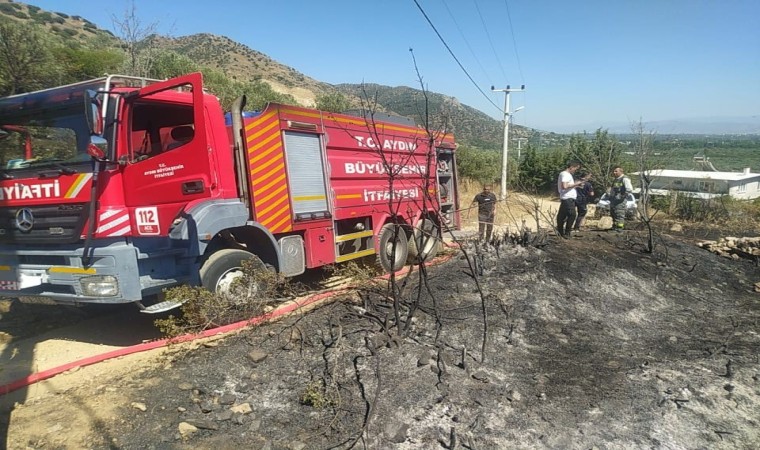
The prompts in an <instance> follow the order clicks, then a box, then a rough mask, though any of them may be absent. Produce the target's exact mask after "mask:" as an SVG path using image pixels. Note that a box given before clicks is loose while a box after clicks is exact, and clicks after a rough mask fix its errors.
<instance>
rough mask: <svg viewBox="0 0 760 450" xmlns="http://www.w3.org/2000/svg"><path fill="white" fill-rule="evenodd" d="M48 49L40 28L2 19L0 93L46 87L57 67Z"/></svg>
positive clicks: (0, 31)
mask: <svg viewBox="0 0 760 450" xmlns="http://www.w3.org/2000/svg"><path fill="white" fill-rule="evenodd" d="M48 49H49V46H48V45H47V44H46V42H45V39H44V38H43V36H42V34H41V33H40V32H39V28H38V27H36V26H33V25H26V24H21V23H15V22H10V21H2V22H0V94H2V95H13V94H18V93H20V92H26V91H33V90H35V89H39V88H41V87H44V86H45V85H46V84H47V82H48V81H49V79H50V76H51V72H52V71H53V69H54V68H53V66H52V64H50V61H51V58H50V51H49V50H48Z"/></svg>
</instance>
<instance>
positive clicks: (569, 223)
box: [557, 161, 583, 238]
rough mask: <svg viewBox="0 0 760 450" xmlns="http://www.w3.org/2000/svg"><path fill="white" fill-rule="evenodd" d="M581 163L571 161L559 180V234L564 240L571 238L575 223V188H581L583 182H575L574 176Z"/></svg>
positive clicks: (560, 174)
mask: <svg viewBox="0 0 760 450" xmlns="http://www.w3.org/2000/svg"><path fill="white" fill-rule="evenodd" d="M580 167H581V163H579V162H578V161H570V162H569V163H567V168H565V170H563V171H562V172H560V173H559V177H558V178H557V191H559V202H560V205H559V211H558V212H557V233H559V235H560V236H562V237H563V238H569V237H570V231H572V229H573V224H574V223H575V198H576V196H577V192H576V191H575V188H576V187H578V186H581V185H582V184H583V181H575V180H573V174H574V173H575V171H576V170H578V169H580Z"/></svg>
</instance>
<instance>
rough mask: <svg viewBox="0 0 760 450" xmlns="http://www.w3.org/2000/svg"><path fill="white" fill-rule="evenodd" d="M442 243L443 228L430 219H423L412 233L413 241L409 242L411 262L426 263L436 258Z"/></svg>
mask: <svg viewBox="0 0 760 450" xmlns="http://www.w3.org/2000/svg"><path fill="white" fill-rule="evenodd" d="M440 243H441V228H440V227H439V226H438V224H437V223H435V222H434V221H432V220H430V219H428V218H425V219H422V220H421V221H420V223H419V225H418V226H417V228H415V229H414V232H413V233H412V240H411V241H409V258H410V260H412V261H413V262H425V261H429V260H431V259H433V258H435V255H437V254H438V249H439V246H440ZM418 249H419V250H418Z"/></svg>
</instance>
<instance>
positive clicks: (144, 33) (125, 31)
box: [111, 0, 158, 76]
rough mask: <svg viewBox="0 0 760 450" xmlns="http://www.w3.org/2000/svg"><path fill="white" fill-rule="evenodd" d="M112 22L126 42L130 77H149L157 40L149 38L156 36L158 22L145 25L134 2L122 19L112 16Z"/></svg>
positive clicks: (127, 69) (127, 65)
mask: <svg viewBox="0 0 760 450" xmlns="http://www.w3.org/2000/svg"><path fill="white" fill-rule="evenodd" d="M111 22H112V23H113V27H114V29H115V30H116V34H117V35H118V36H119V37H120V38H121V39H122V41H123V42H124V47H125V51H126V53H127V64H126V68H125V69H126V71H127V72H128V73H129V74H130V75H135V76H148V75H149V73H150V69H151V65H152V63H153V61H152V58H153V56H154V55H153V50H155V47H156V45H157V40H156V39H152V40H150V41H148V40H147V38H148V37H149V36H152V35H154V34H156V30H157V29H158V22H153V23H150V24H148V25H143V23H142V21H141V20H140V18H139V17H138V16H137V7H136V6H135V2H134V0H131V1H130V2H129V5H128V6H127V9H126V10H125V11H124V15H123V16H122V17H121V18H118V17H116V15H112V16H111Z"/></svg>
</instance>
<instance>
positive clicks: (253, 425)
mask: <svg viewBox="0 0 760 450" xmlns="http://www.w3.org/2000/svg"><path fill="white" fill-rule="evenodd" d="M259 428H261V420H260V419H253V420H252V421H251V424H250V425H248V431H254V432H255V431H258V429H259Z"/></svg>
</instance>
